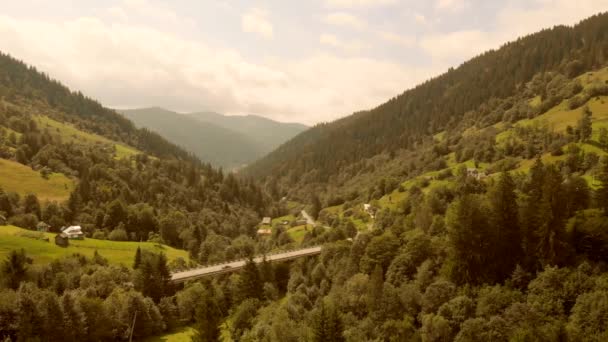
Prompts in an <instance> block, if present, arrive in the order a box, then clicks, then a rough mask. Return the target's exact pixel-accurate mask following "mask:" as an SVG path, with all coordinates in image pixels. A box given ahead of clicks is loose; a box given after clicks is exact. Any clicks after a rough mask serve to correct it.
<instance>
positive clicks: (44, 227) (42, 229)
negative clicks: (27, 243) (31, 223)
mask: <svg viewBox="0 0 608 342" xmlns="http://www.w3.org/2000/svg"><path fill="white" fill-rule="evenodd" d="M49 229H51V226H49V225H48V224H46V223H44V222H43V221H40V222H38V224H37V225H36V230H37V231H39V232H43V233H47V232H48V231H49Z"/></svg>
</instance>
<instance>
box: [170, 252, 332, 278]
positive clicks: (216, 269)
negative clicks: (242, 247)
mask: <svg viewBox="0 0 608 342" xmlns="http://www.w3.org/2000/svg"><path fill="white" fill-rule="evenodd" d="M320 253H321V246H318V247H310V248H302V249H297V250H293V251H288V252H283V253H277V254H268V255H266V260H268V261H271V262H272V261H274V262H276V261H285V260H290V259H296V258H301V257H305V256H310V255H317V254H320ZM263 259H264V258H263V257H261V256H259V257H256V258H254V259H253V260H254V261H255V262H256V263H261V262H262V260H263ZM246 262H247V261H246V260H237V261H232V262H227V263H223V264H217V265H212V266H206V267H201V268H197V269H193V270H188V271H183V272H177V273H173V274H172V275H171V281H172V282H174V283H181V282H184V281H187V280H192V279H198V278H202V277H207V276H212V275H216V274H222V273H229V272H234V271H238V270H240V269H241V268H243V267H245V263H246Z"/></svg>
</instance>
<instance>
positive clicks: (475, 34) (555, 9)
mask: <svg viewBox="0 0 608 342" xmlns="http://www.w3.org/2000/svg"><path fill="white" fill-rule="evenodd" d="M448 2H449V1H448ZM527 5H528V7H517V6H514V5H510V6H507V7H504V8H503V9H502V10H500V11H499V12H498V13H497V14H496V19H495V25H494V28H493V29H492V30H477V29H475V30H459V31H452V32H444V33H433V34H427V35H425V36H422V37H421V38H420V39H419V45H420V47H421V48H422V49H423V50H424V51H425V52H426V53H427V54H429V55H430V56H431V57H432V58H433V59H435V61H437V62H440V61H443V62H449V63H450V64H457V63H462V62H464V61H465V60H467V59H469V58H472V57H474V56H476V55H478V54H481V53H483V52H485V51H487V50H489V49H497V48H499V47H500V46H501V45H502V44H504V43H507V42H509V41H513V40H515V39H517V38H518V37H521V36H523V35H527V34H531V33H534V32H537V31H539V30H541V29H544V28H549V27H552V26H554V25H573V24H576V23H577V22H578V21H580V20H581V18H586V17H589V16H591V15H593V14H596V13H599V12H601V11H604V10H605V6H606V1H605V0H577V1H576V2H573V1H571V0H537V1H536V2H534V5H535V6H534V7H532V8H530V7H529V3H527ZM514 23H517V25H514Z"/></svg>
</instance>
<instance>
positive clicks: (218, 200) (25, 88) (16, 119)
mask: <svg viewBox="0 0 608 342" xmlns="http://www.w3.org/2000/svg"><path fill="white" fill-rule="evenodd" d="M0 61H1V63H3V64H2V68H0V73H6V75H5V76H6V77H0V78H1V79H2V81H0V84H1V88H0V98H1V99H2V100H1V101H0V158H5V159H12V160H14V161H16V162H19V163H21V164H24V165H27V166H29V167H31V168H32V169H33V170H36V171H39V172H40V177H42V178H48V177H49V176H50V175H51V174H53V173H62V174H64V175H66V176H68V177H70V178H71V179H72V180H73V181H74V183H75V184H76V187H75V189H74V190H73V191H72V193H71V194H70V196H69V199H68V200H67V201H65V202H57V201H40V200H39V199H38V197H37V196H36V194H26V195H22V196H19V195H18V194H16V193H7V192H5V191H3V190H2V189H1V188H0V216H2V217H3V219H5V220H7V221H8V222H9V223H11V224H14V225H16V226H19V227H23V228H29V229H36V226H37V224H38V223H39V222H41V221H43V222H45V223H47V224H48V225H50V226H51V231H52V232H58V231H59V229H60V228H61V227H63V226H68V225H72V224H77V225H81V226H82V227H83V231H84V232H85V234H86V236H87V237H93V238H99V239H112V240H118V241H126V240H131V241H156V242H164V243H166V244H169V245H171V246H175V247H178V248H183V249H187V250H188V251H189V252H190V255H191V257H192V259H193V261H199V262H205V263H206V262H212V261H218V260H224V259H232V258H237V257H244V256H245V255H246V254H245V252H244V251H245V250H249V249H253V250H255V249H256V248H258V247H257V245H256V241H255V238H256V234H255V233H256V225H257V223H258V222H259V220H260V217H261V216H263V215H265V214H266V212H268V211H273V210H276V209H273V205H272V204H271V202H270V201H269V199H268V197H267V196H266V195H265V194H264V193H263V191H262V190H261V189H260V187H259V186H257V185H256V184H255V183H253V182H251V181H249V180H240V179H237V178H236V177H235V176H234V175H233V174H224V172H223V171H222V170H221V169H220V170H217V169H214V168H212V167H211V166H209V165H208V164H202V163H200V162H199V161H198V160H196V159H194V158H191V157H190V156H188V155H187V154H186V153H185V152H183V151H182V150H181V149H179V148H177V147H175V146H174V145H172V144H170V143H168V142H167V141H165V140H164V139H162V138H160V137H159V136H157V135H156V134H155V133H150V132H147V131H144V130H135V128H134V127H133V125H132V124H131V122H130V121H128V120H126V119H124V118H123V117H122V116H120V115H118V114H116V113H114V112H113V111H110V110H107V109H105V108H103V107H102V106H101V105H99V104H98V103H97V102H94V101H92V100H88V99H86V98H84V97H83V96H82V95H81V94H74V93H71V92H69V91H68V90H67V88H65V87H63V86H61V85H60V84H59V83H57V82H56V81H53V80H50V79H49V78H48V77H47V76H46V75H44V74H41V73H39V72H37V71H36V70H35V69H33V68H27V67H26V66H25V65H24V64H22V63H20V62H17V61H15V60H13V59H12V58H10V57H8V56H5V55H2V56H0ZM37 115H45V116H47V117H50V118H53V119H54V120H56V121H59V122H61V123H71V124H73V125H74V126H75V127H78V128H79V129H81V130H82V131H83V132H91V133H98V134H100V135H102V136H105V137H107V138H112V139H116V140H115V141H117V142H123V143H130V144H133V146H136V147H139V148H140V149H142V150H143V151H148V152H150V153H151V154H148V153H135V154H130V155H125V156H121V155H119V154H118V153H117V151H116V149H117V148H118V147H119V146H118V145H116V144H114V143H113V142H109V143H108V142H95V141H87V140H86V139H82V141H80V140H79V139H74V138H73V137H71V136H66V135H65V133H63V132H62V131H61V130H59V129H55V128H54V127H53V126H48V125H45V124H44V121H41V120H40V119H39V117H37ZM218 240H220V241H222V244H221V245H222V246H223V248H221V249H220V248H216V246H215V245H217V241H218ZM233 243H234V244H235V245H234V246H232V245H233Z"/></svg>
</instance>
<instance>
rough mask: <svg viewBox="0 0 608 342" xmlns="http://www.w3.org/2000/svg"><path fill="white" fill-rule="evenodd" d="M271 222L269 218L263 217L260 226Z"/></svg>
mask: <svg viewBox="0 0 608 342" xmlns="http://www.w3.org/2000/svg"><path fill="white" fill-rule="evenodd" d="M271 222H272V219H271V218H270V217H264V218H263V219H262V224H270V223H271Z"/></svg>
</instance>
